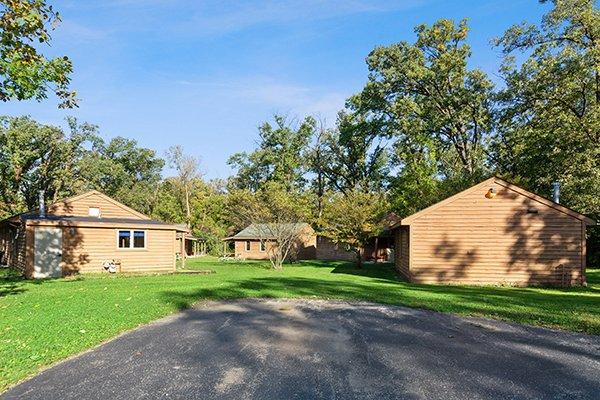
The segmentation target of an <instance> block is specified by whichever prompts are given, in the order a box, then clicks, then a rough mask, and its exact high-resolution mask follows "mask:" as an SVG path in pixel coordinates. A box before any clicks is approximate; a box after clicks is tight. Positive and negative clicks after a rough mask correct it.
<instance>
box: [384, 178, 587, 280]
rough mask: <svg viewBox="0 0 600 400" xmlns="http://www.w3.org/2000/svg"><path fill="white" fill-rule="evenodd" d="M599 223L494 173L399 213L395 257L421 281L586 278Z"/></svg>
mask: <svg viewBox="0 0 600 400" xmlns="http://www.w3.org/2000/svg"><path fill="white" fill-rule="evenodd" d="M595 224H596V222H595V221H594V220H592V219H590V218H588V217H586V216H584V215H582V214H580V213H578V212H575V211H573V210H571V209H569V208H567V207H564V206H561V205H560V204H558V203H555V202H553V201H551V200H548V199H546V198H544V197H541V196H539V195H536V194H534V193H531V192H528V191H527V190H524V189H523V188H520V187H518V186H516V185H514V184H511V183H509V182H507V181H505V180H502V179H500V178H497V177H493V178H490V179H487V180H485V181H483V182H481V183H479V184H477V185H475V186H473V187H471V188H469V189H467V190H465V191H463V192H460V193H458V194H456V195H454V196H452V197H449V198H447V199H446V200H443V201H441V202H439V203H437V204H434V205H432V206H431V207H429V208H426V209H424V210H422V211H419V212H417V213H416V214H413V215H411V216H408V217H406V218H402V219H401V220H400V221H398V222H397V223H396V224H395V225H394V226H393V229H394V237H395V265H396V269H397V270H398V271H399V272H400V273H401V274H402V275H404V276H405V277H406V278H407V279H408V280H410V281H411V282H419V283H464V284H510V285H523V286H524V285H557V286H571V285H581V284H584V283H585V267H586V264H585V263H586V227H587V226H589V225H595Z"/></svg>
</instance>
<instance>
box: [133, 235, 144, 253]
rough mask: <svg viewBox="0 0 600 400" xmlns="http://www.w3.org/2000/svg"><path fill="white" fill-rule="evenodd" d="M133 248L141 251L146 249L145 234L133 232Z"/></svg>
mask: <svg viewBox="0 0 600 400" xmlns="http://www.w3.org/2000/svg"><path fill="white" fill-rule="evenodd" d="M133 247H134V248H136V249H143V248H144V247H146V232H144V231H133Z"/></svg>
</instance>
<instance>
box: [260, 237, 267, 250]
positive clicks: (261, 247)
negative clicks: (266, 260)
mask: <svg viewBox="0 0 600 400" xmlns="http://www.w3.org/2000/svg"><path fill="white" fill-rule="evenodd" d="M260 251H262V252H265V251H267V242H265V241H263V240H261V241H260Z"/></svg>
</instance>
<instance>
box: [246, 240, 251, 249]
mask: <svg viewBox="0 0 600 400" xmlns="http://www.w3.org/2000/svg"><path fill="white" fill-rule="evenodd" d="M246 251H250V241H249V240H246Z"/></svg>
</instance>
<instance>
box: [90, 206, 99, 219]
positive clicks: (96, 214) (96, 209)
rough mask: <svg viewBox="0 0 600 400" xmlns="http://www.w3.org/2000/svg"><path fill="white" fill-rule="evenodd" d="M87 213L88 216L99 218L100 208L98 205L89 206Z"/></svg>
mask: <svg viewBox="0 0 600 400" xmlns="http://www.w3.org/2000/svg"><path fill="white" fill-rule="evenodd" d="M88 215H89V216H90V217H96V218H100V217H101V216H102V213H101V212H100V208H99V207H89V208H88Z"/></svg>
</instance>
